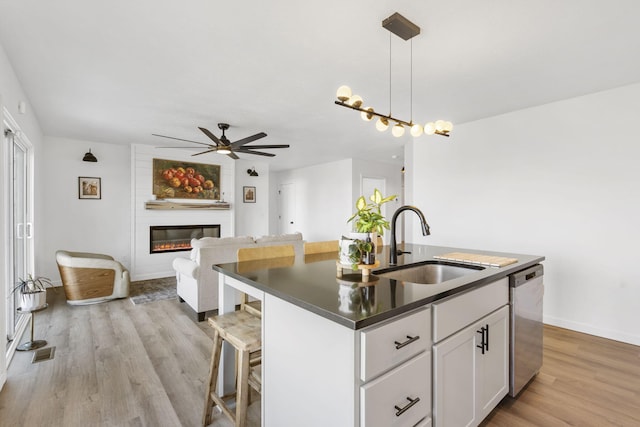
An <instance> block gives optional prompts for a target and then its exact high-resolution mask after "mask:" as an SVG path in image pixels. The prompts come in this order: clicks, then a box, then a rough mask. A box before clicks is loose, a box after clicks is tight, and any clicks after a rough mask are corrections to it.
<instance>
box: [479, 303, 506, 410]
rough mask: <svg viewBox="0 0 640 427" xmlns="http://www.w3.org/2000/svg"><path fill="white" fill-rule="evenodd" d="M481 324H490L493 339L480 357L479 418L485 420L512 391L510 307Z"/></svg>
mask: <svg viewBox="0 0 640 427" xmlns="http://www.w3.org/2000/svg"><path fill="white" fill-rule="evenodd" d="M480 326H484V327H485V328H487V327H488V333H487V336H488V341H489V343H488V350H486V351H485V354H484V355H482V354H481V355H480V356H479V357H477V358H476V361H477V369H476V371H477V375H478V381H477V384H476V386H477V397H478V411H480V413H479V416H478V418H479V420H482V419H484V418H485V417H486V416H487V415H489V413H490V412H491V411H492V410H493V408H495V407H496V405H497V404H498V403H499V402H500V401H501V400H502V398H503V397H504V396H506V394H507V393H508V392H509V307H503V308H501V309H500V310H498V311H496V312H494V313H492V314H490V315H489V316H487V317H485V318H484V319H483V320H482V323H481V324H480ZM481 353H482V352H481Z"/></svg>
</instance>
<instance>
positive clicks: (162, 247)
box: [149, 224, 220, 254]
mask: <svg viewBox="0 0 640 427" xmlns="http://www.w3.org/2000/svg"><path fill="white" fill-rule="evenodd" d="M149 234H150V239H149V243H150V244H149V253H152V254H158V253H165V252H179V251H189V250H191V239H200V238H201V237H220V224H210V225H152V226H151V227H149Z"/></svg>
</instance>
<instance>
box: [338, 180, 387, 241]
mask: <svg viewBox="0 0 640 427" xmlns="http://www.w3.org/2000/svg"><path fill="white" fill-rule="evenodd" d="M395 198H396V195H395V194H394V195H393V196H389V197H383V196H382V193H380V190H378V189H377V188H376V189H375V190H374V191H373V194H372V195H371V196H370V197H369V200H371V203H367V201H366V199H365V198H364V196H360V197H358V200H356V212H355V213H354V214H353V215H352V216H351V218H349V219H348V220H347V222H351V221H354V225H355V228H356V231H357V232H358V233H373V232H375V233H378V234H379V235H380V236H382V235H383V234H384V230H388V229H389V221H387V220H386V219H385V217H384V215H382V212H381V210H380V208H381V206H382V205H383V204H385V203H387V202H390V201H391V200H393V199H395Z"/></svg>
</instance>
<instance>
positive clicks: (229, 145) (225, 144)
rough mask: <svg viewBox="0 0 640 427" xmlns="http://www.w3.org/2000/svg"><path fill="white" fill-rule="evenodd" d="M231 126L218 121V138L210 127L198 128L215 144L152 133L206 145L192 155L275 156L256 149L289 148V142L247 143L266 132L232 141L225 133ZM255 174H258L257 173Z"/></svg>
mask: <svg viewBox="0 0 640 427" xmlns="http://www.w3.org/2000/svg"><path fill="white" fill-rule="evenodd" d="M229 127H230V125H229V124H228V123H218V129H220V130H221V131H222V136H221V137H220V138H218V137H217V136H215V135H214V134H213V133H211V131H209V129H207V128H203V127H198V129H200V131H202V133H204V134H205V135H207V137H208V138H209V139H211V140H212V141H213V142H214V144H208V143H204V142H198V141H191V140H188V139H182V138H174V137H172V136H166V135H158V134H155V133H154V134H152V135H153V136H159V137H162V138H168V139H175V140H177V141H185V142H192V143H194V144H200V145H205V146H206V147H207V148H206V149H205V150H204V151H201V152H200V153H196V154H192V156H199V155H201V154H206V153H218V154H226V155H228V156H229V157H231V158H232V159H234V160H237V159H239V157H238V156H237V154H236V153H243V154H255V155H258V156H266V157H274V156H275V154H272V153H266V152H264V151H257V150H256V149H258V148H259V149H271V148H289V144H269V145H247V144H249V143H250V142H253V141H255V140H256V139H260V138H264V137H265V136H267V134H266V133H264V132H260V133H257V134H255V135H252V136H248V137H246V138H243V139H240V140H238V141H235V142H231V141H229V139H228V138H227V137H226V135H225V134H224V133H225V131H226V130H227V129H229ZM161 148H184V147H161ZM189 148H200V147H189ZM255 176H257V175H255Z"/></svg>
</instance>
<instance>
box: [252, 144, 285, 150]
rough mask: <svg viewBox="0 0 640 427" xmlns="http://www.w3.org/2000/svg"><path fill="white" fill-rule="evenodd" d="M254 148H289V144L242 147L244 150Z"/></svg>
mask: <svg viewBox="0 0 640 427" xmlns="http://www.w3.org/2000/svg"><path fill="white" fill-rule="evenodd" d="M254 148H289V144H271V145H247V146H244V147H242V149H244V150H253V149H254Z"/></svg>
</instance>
